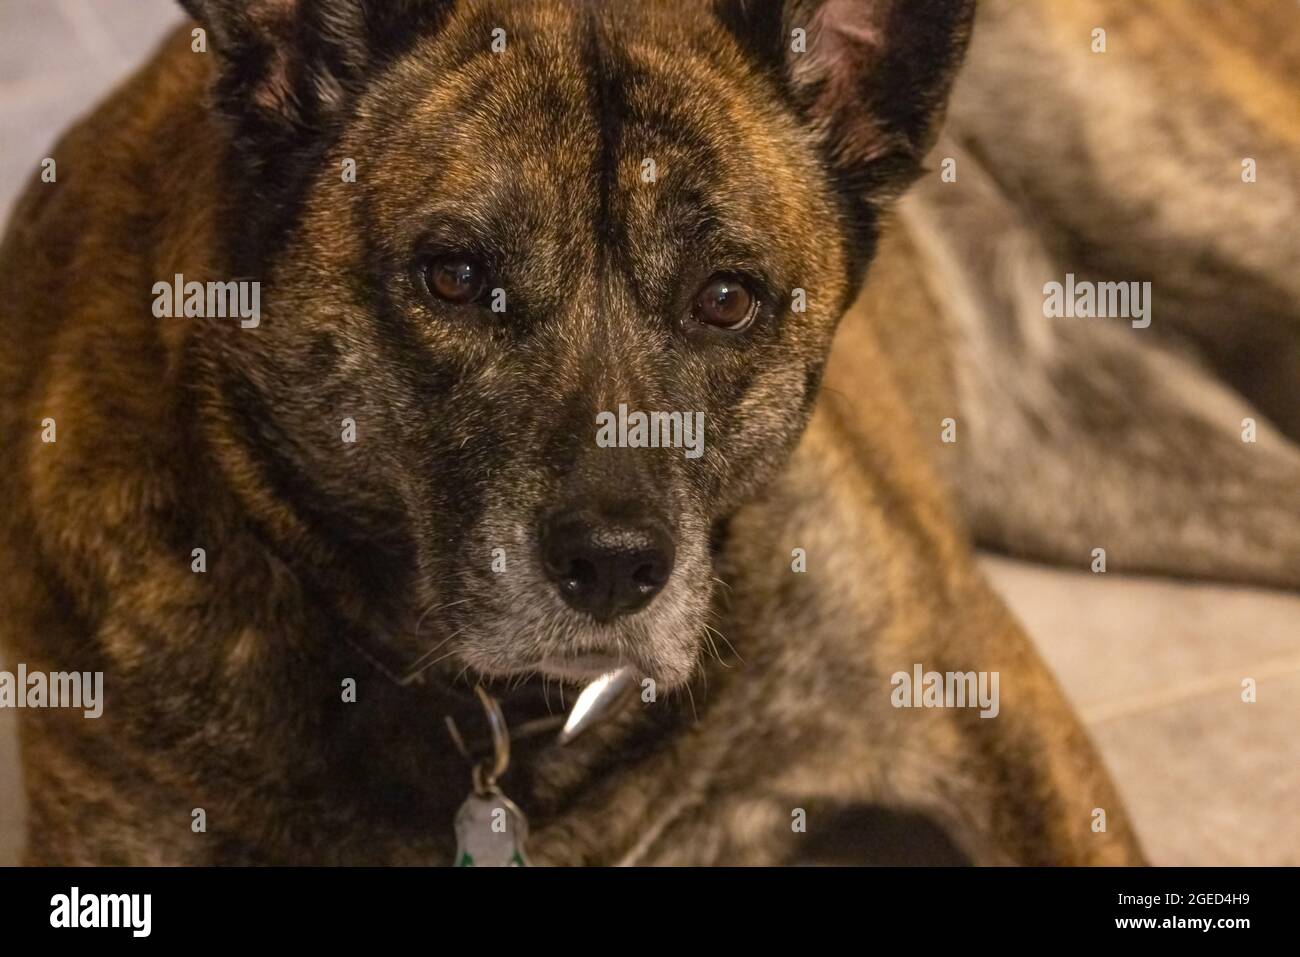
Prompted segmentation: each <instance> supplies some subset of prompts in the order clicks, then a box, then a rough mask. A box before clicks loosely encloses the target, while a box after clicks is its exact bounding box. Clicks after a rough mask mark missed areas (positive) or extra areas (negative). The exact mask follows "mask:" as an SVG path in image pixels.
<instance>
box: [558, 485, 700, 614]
mask: <svg viewBox="0 0 1300 957" xmlns="http://www.w3.org/2000/svg"><path fill="white" fill-rule="evenodd" d="M541 545H542V564H543V565H544V566H545V567H546V573H547V574H548V575H549V576H550V577H551V580H552V581H554V582H555V584H556V587H558V588H559V589H560V594H561V595H563V596H564V600H565V601H567V602H568V603H569V604H570V605H572V606H573V607H574V608H576V609H578V610H579V611H585V612H587V613H588V614H590V615H592V616H593V617H594V618H596V619H597V620H599V621H609V620H610V619H613V618H617V617H618V616H619V615H626V614H628V613H629V612H633V611H636V610H637V609H638V608H642V607H644V606H645V605H646V604H647V603H648V602H649V601H650V599H651V598H653V597H654V596H655V595H656V594H657V593H658V592H659V589H661V588H663V587H664V583H665V582H667V581H668V576H669V575H671V574H672V571H673V559H674V558H675V557H676V547H675V546H674V545H673V539H672V536H671V535H669V534H668V530H667V529H666V528H665V526H664V523H663V522H661V521H659V520H658V519H656V518H654V517H652V516H650V515H648V514H646V512H645V511H644V510H643V509H639V508H635V507H631V508H623V509H619V510H615V511H610V512H597V511H593V510H590V509H578V510H574V511H568V512H562V513H560V514H559V515H556V516H555V517H554V518H552V519H551V520H550V521H549V522H547V523H546V525H545V527H544V528H543V530H542V542H541Z"/></svg>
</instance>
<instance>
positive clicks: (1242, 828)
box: [0, 0, 1300, 865]
mask: <svg viewBox="0 0 1300 957" xmlns="http://www.w3.org/2000/svg"><path fill="white" fill-rule="evenodd" d="M181 17H182V15H181V13H180V10H179V6H178V4H177V3H176V2H175V0H0V220H3V221H5V222H7V220H8V213H9V209H10V208H11V206H12V205H13V201H14V198H15V197H16V195H17V194H18V192H19V191H20V190H21V189H22V188H23V187H24V186H25V185H26V183H27V181H28V180H29V178H30V177H31V176H32V175H33V174H34V172H35V171H36V170H37V169H38V168H39V165H40V161H41V159H42V158H44V157H46V156H50V155H52V154H51V148H52V146H53V143H54V141H55V140H56V139H57V138H58V136H59V135H60V134H61V132H62V131H63V130H64V129H65V128H66V127H67V126H68V124H69V123H70V122H71V121H72V120H74V119H75V118H76V117H78V116H79V115H80V114H82V113H84V112H86V111H87V110H89V109H90V108H92V107H93V106H94V105H95V104H96V103H97V102H98V101H99V100H101V99H102V98H103V97H104V96H105V94H106V93H108V91H109V90H111V89H112V87H113V86H114V85H115V84H116V83H117V82H118V81H119V80H121V79H122V78H123V77H124V76H126V75H127V74H128V73H130V72H131V71H132V70H133V69H134V68H135V67H136V66H137V65H139V64H140V63H141V62H143V61H144V60H145V59H146V58H147V57H148V55H149V53H150V51H151V50H152V48H153V46H154V45H155V44H156V43H157V41H158V40H159V38H160V37H161V36H162V35H163V33H164V32H166V30H167V29H168V28H169V27H171V26H173V25H175V24H176V23H179V22H180V20H181ZM56 159H57V157H56ZM0 467H3V466H0ZM983 564H984V567H985V569H986V570H987V572H988V573H989V575H990V577H991V578H992V579H993V582H994V584H995V585H996V586H997V587H998V589H999V590H1000V591H1001V592H1002V593H1003V595H1004V597H1005V598H1006V599H1007V601H1008V602H1009V604H1010V605H1011V607H1012V609H1013V610H1014V611H1015V612H1016V613H1017V614H1018V615H1019V616H1020V617H1021V619H1022V620H1023V621H1024V623H1025V625H1026V626H1027V627H1028V629H1029V632H1030V634H1031V635H1032V636H1033V637H1034V640H1035V641H1036V643H1037V644H1038V646H1039V648H1040V650H1041V651H1042V653H1043V655H1044V657H1045V658H1046V659H1047V661H1048V663H1049V664H1050V665H1051V666H1052V668H1053V669H1054V670H1055V671H1056V673H1057V676H1058V678H1059V679H1060V681H1061V683H1062V685H1063V686H1064V688H1065V690H1066V693H1067V694H1068V696H1069V697H1070V699H1071V700H1072V701H1073V703H1074V705H1075V707H1076V708H1077V709H1078V711H1079V713H1080V714H1081V715H1082V717H1083V720H1084V723H1085V724H1086V725H1087V726H1088V728H1089V729H1090V730H1091V732H1092V734H1093V736H1094V738H1095V740H1096V741H1097V743H1098V745H1099V746H1100V748H1101V750H1102V753H1103V755H1104V756H1105V758H1106V761H1107V763H1108V764H1109V766H1110V768H1111V771H1112V772H1113V774H1114V776H1115V778H1116V781H1117V783H1118V784H1119V788H1120V791H1121V792H1122V793H1123V795H1124V797H1125V799H1126V800H1127V802H1128V805H1129V808H1130V810H1131V812H1132V814H1133V816H1134V818H1135V820H1136V823H1137V827H1138V832H1139V834H1140V835H1141V837H1142V840H1143V842H1144V844H1145V845H1146V849H1147V852H1148V854H1149V855H1150V857H1151V859H1152V861H1153V863H1156V864H1188V865H1209V864H1229V865H1231V864H1243V865H1251V864H1290V865H1300V641H1298V640H1297V639H1300V596H1297V595H1290V594H1282V593H1272V592H1267V591H1260V590H1254V589H1246V588H1229V587H1221V586H1208V585H1199V584H1191V583H1180V582H1169V581H1159V580H1153V579H1137V578H1125V577H1121V576H1118V575H1114V574H1105V575H1093V574H1091V573H1089V572H1087V571H1063V570H1060V569H1053V568H1047V567H1043V566H1037V565H1030V564H1025V563H1021V562H1013V561H1009V560H1007V559H1003V558H996V557H992V556H989V557H986V558H985V559H983ZM16 665H17V662H15V661H11V660H9V659H8V658H7V656H6V653H5V651H4V649H3V648H0V670H9V671H12V670H14V668H15V666H16ZM1247 677H1249V678H1254V679H1255V680H1256V682H1257V685H1258V701H1257V702H1256V703H1254V704H1246V703H1243V702H1242V700H1241V682H1242V679H1243V678H1247ZM17 735H18V729H17V720H16V713H15V712H12V711H7V710H0V865H9V864H15V863H17V862H18V860H19V857H20V854H21V848H22V840H23V826H24V824H23V800H22V779H21V771H20V768H19V762H18V738H17Z"/></svg>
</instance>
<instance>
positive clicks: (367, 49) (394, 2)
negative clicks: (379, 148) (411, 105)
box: [180, 0, 452, 158]
mask: <svg viewBox="0 0 1300 957" xmlns="http://www.w3.org/2000/svg"><path fill="white" fill-rule="evenodd" d="M180 2H181V6H183V7H184V8H185V10H186V11H187V12H188V13H189V14H190V15H191V16H192V17H193V18H194V19H195V20H197V21H198V22H199V24H200V25H201V26H202V27H203V28H204V29H205V30H206V31H207V34H208V38H207V39H208V47H209V49H210V51H211V53H212V55H213V56H214V57H215V58H216V62H217V73H216V77H215V80H214V89H213V94H214V97H215V101H216V105H217V106H218V108H219V109H220V110H221V112H222V113H223V114H225V115H226V116H227V117H228V118H229V119H230V120H231V121H232V122H233V123H234V124H235V129H236V134H237V136H238V137H239V139H240V140H241V142H242V144H243V146H244V151H245V153H246V154H251V155H252V156H253V157H256V155H257V154H259V153H261V154H264V155H266V156H267V157H270V158H276V157H278V156H279V155H281V153H282V152H283V151H284V150H285V149H289V150H292V149H293V147H294V146H295V145H298V144H300V143H302V142H303V141H305V140H307V139H309V138H310V137H311V136H312V135H314V134H316V133H319V132H320V131H321V130H322V129H323V128H325V127H326V126H327V125H328V124H329V122H330V120H331V118H332V117H334V116H335V115H337V114H338V113H339V111H340V110H341V109H342V108H343V107H344V106H345V105H346V103H347V101H348V98H349V95H350V94H351V93H353V92H355V90H356V89H358V88H359V87H360V85H361V84H362V83H363V82H364V79H365V76H366V75H367V73H368V71H370V70H373V69H374V68H375V66H376V64H377V63H378V62H380V61H382V60H383V59H384V58H385V57H387V56H389V55H390V54H391V53H392V51H393V48H394V47H395V46H397V45H400V44H401V43H402V42H405V41H406V40H408V39H409V38H410V37H412V36H415V35H418V34H419V33H420V32H422V31H425V30H429V29H431V28H432V27H433V26H434V25H435V24H436V22H437V21H439V20H441V19H442V18H444V17H445V15H446V14H447V12H448V11H449V10H450V8H451V6H452V2H451V0H180Z"/></svg>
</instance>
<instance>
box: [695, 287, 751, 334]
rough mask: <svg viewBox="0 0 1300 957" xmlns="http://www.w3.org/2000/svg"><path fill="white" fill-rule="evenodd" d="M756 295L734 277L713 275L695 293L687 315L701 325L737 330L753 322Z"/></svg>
mask: <svg viewBox="0 0 1300 957" xmlns="http://www.w3.org/2000/svg"><path fill="white" fill-rule="evenodd" d="M757 312H758V297H757V296H755V295H754V293H753V292H752V291H751V290H750V288H749V287H748V286H747V285H746V284H745V283H744V281H743V280H741V279H738V278H737V277H735V276H722V275H719V276H714V277H713V278H711V279H710V280H709V281H708V282H707V283H705V284H704V288H703V289H701V290H700V291H699V292H698V293H697V294H696V296H695V305H694V307H693V308H692V310H691V318H692V319H694V320H695V321H696V322H702V323H704V324H705V325H709V326H716V327H717V328H719V329H727V330H731V331H733V332H737V331H739V330H741V329H744V328H745V327H746V326H748V325H749V324H750V323H751V322H753V321H754V316H755V315H756V314H757Z"/></svg>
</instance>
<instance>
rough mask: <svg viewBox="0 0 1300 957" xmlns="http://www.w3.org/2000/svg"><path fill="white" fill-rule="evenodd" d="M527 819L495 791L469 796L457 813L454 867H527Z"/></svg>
mask: <svg viewBox="0 0 1300 957" xmlns="http://www.w3.org/2000/svg"><path fill="white" fill-rule="evenodd" d="M527 840H528V819H527V818H525V817H524V813H523V812H522V811H521V810H519V808H518V807H517V806H516V805H515V803H514V801H511V800H510V799H509V798H508V797H506V796H505V795H504V794H502V793H501V791H500V790H499V789H497V788H495V787H493V788H490V789H488V790H486V791H484V792H483V793H481V794H480V793H477V792H474V793H471V794H470V796H469V797H467V798H466V799H465V803H464V804H462V805H461V806H460V810H459V811H457V812H456V866H457V867H527V866H528V852H527V850H526V848H525V844H526V842H527Z"/></svg>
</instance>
